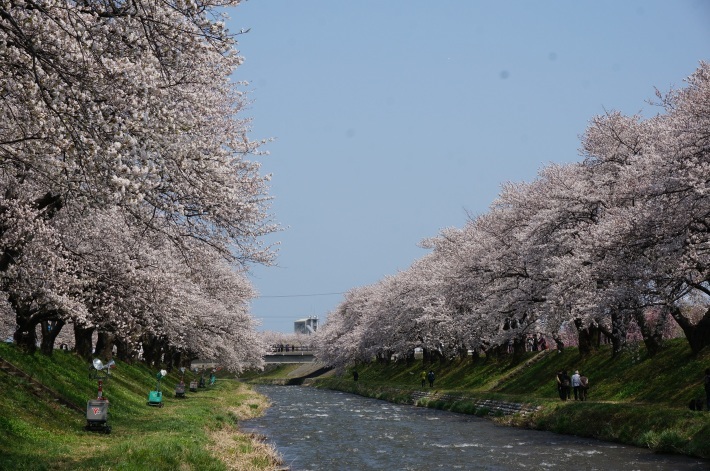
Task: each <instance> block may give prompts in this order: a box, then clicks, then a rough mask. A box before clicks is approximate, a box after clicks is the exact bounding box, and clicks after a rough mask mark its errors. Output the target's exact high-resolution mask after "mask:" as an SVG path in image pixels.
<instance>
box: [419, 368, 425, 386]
mask: <svg viewBox="0 0 710 471" xmlns="http://www.w3.org/2000/svg"><path fill="white" fill-rule="evenodd" d="M419 377H420V378H421V380H422V388H423V387H424V386H426V370H422V374H421V375H419Z"/></svg>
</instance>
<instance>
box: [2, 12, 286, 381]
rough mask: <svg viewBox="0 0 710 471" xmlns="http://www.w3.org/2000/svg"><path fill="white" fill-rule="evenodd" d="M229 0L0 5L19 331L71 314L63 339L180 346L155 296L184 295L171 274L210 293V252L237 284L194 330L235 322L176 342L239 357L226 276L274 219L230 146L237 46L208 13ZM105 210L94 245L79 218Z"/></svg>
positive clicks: (258, 178)
mask: <svg viewBox="0 0 710 471" xmlns="http://www.w3.org/2000/svg"><path fill="white" fill-rule="evenodd" d="M238 3H239V2H238V0H234V1H227V2H223V1H216V2H215V1H211V0H206V1H198V2H187V3H185V2H181V1H178V2H168V3H151V2H144V1H142V0H138V1H135V2H131V3H120V2H119V3H106V2H96V1H93V0H89V1H81V2H78V3H71V2H69V3H67V2H65V1H63V0H49V1H42V2H35V1H33V0H29V1H26V0H21V1H14V0H12V1H9V2H5V3H3V4H2V5H0V96H2V100H0V123H2V124H0V181H1V182H2V188H3V194H2V195H0V273H1V274H2V288H3V291H4V292H5V293H6V295H7V296H8V300H9V302H10V306H12V310H13V311H14V312H13V314H15V315H16V322H17V326H18V329H17V331H16V334H15V338H16V340H17V341H18V342H19V343H21V344H24V345H26V346H28V347H30V348H33V347H34V341H35V335H36V334H35V330H34V329H35V326H37V325H42V327H43V330H42V333H43V338H44V335H45V334H48V337H47V338H48V342H51V336H49V333H50V332H57V331H58V329H57V328H58V327H61V323H64V322H68V321H71V323H72V324H73V325H74V328H75V331H76V332H77V336H78V337H77V338H78V339H81V338H83V339H86V338H87V337H88V335H89V334H90V332H92V331H93V330H94V329H99V330H100V331H101V332H102V333H112V332H115V333H121V334H125V335H123V336H122V337H120V338H119V339H118V340H119V341H121V342H122V343H123V344H125V345H129V343H130V342H136V341H137V340H136V336H138V337H139V338H140V337H141V336H144V335H148V334H150V335H155V336H157V337H158V338H161V339H168V343H169V344H170V345H172V346H174V347H176V348H187V346H186V343H185V339H184V338H183V337H182V334H179V333H176V332H174V331H171V330H170V328H169V326H172V325H173V323H172V322H171V315H174V314H173V312H174V311H173V312H171V311H168V310H167V309H166V310H164V311H162V310H160V306H168V305H169V306H172V307H175V305H176V304H178V301H176V300H178V299H184V298H188V296H187V295H185V297H181V296H179V293H178V291H177V289H176V288H175V287H177V286H183V287H187V286H191V287H193V290H192V292H197V293H199V295H195V296H193V297H191V298H190V299H191V301H192V304H190V303H186V304H184V306H189V305H191V306H192V307H193V308H194V307H196V306H198V305H200V306H205V305H207V304H209V302H208V300H210V299H211V300H212V301H214V300H215V299H217V296H216V294H215V293H214V291H213V290H207V289H206V287H207V286H208V284H206V282H205V281H204V280H203V281H202V282H200V283H198V282H197V279H196V278H195V276H196V275H195V274H196V273H198V272H199V270H200V269H201V268H199V267H200V266H201V264H206V265H208V266H216V265H219V263H220V262H218V260H219V259H221V260H222V263H225V264H227V265H229V266H230V269H234V270H236V273H235V274H234V276H236V277H237V279H236V280H233V282H232V284H231V285H230V286H231V287H232V288H234V287H236V286H240V287H241V288H240V289H236V290H235V291H234V292H233V295H232V296H233V297H232V298H230V299H220V302H219V305H220V308H219V309H215V310H214V311H210V313H209V314H206V315H207V316H211V317H212V320H211V321H209V322H206V323H205V325H209V326H210V327H209V328H205V329H204V330H202V331H200V332H199V333H204V332H208V331H210V329H213V330H215V331H219V332H220V333H222V332H221V331H222V330H223V329H222V328H221V327H219V328H218V327H217V326H225V325H231V326H233V327H234V328H235V329H236V330H235V331H234V332H230V333H224V335H220V336H218V337H219V341H217V342H212V346H211V347H209V349H208V348H207V347H203V345H206V343H202V342H198V343H197V344H193V345H192V348H196V345H199V346H200V349H201V350H193V352H199V353H206V352H208V351H209V352H212V353H213V354H215V355H217V354H219V355H221V356H224V357H229V358H230V361H232V363H233V364H234V365H242V364H243V363H244V362H245V361H247V360H249V361H251V360H255V359H256V357H257V355H255V353H254V352H255V351H254V350H253V349H251V348H249V345H259V343H258V342H253V338H252V336H251V334H248V333H247V332H248V331H242V330H241V327H240V326H253V321H251V320H250V319H249V318H248V316H247V317H246V318H245V317H244V316H246V315H247V314H246V312H247V311H246V306H247V304H246V303H248V300H249V297H250V296H252V294H251V293H252V292H251V288H250V287H248V283H247V282H246V280H245V279H244V277H243V273H242V272H243V270H244V269H245V268H246V267H247V265H248V264H250V263H254V262H256V263H269V262H270V261H271V259H272V257H273V252H272V251H271V249H270V248H269V247H265V246H263V245H262V244H261V242H260V238H261V236H262V235H264V234H266V233H269V232H272V231H273V230H275V229H276V228H275V226H274V224H273V223H272V221H271V219H270V216H269V215H268V213H267V211H268V200H269V198H268V195H267V182H268V177H266V176H262V175H260V173H259V165H258V163H256V162H251V161H249V160H247V159H246V156H247V155H248V154H259V146H260V144H261V142H254V141H252V140H251V139H249V137H248V135H247V134H248V131H249V121H248V119H245V118H243V117H241V113H242V108H243V107H244V105H245V104H246V97H245V95H244V93H243V92H242V91H241V89H240V87H241V85H240V84H239V83H235V82H233V81H232V80H231V78H230V77H231V75H232V73H233V72H234V71H235V70H236V68H237V67H238V66H239V65H240V64H241V62H242V58H241V57H240V56H239V55H238V53H237V52H236V50H235V48H234V46H235V44H236V42H235V35H232V34H230V33H229V32H228V31H227V30H226V29H225V27H224V23H223V22H222V21H221V20H222V18H220V15H221V14H220V13H218V12H217V10H218V9H219V10H221V9H222V7H225V6H230V5H236V4H238ZM238 115H239V116H238ZM112 224H113V227H115V228H120V229H121V230H125V237H123V238H122V237H120V235H119V234H116V231H106V232H105V235H107V236H108V235H110V237H106V238H105V239H106V240H105V241H104V242H106V243H105V247H101V244H100V243H99V241H100V240H101V239H100V238H98V237H97V234H96V231H94V230H92V229H96V230H102V229H103V230H107V229H109V228H111V227H112ZM129 239H133V240H129ZM223 269H224V267H222V270H223ZM173 276H174V277H176V278H179V279H180V281H182V283H178V282H177V280H176V279H175V278H172V277H173ZM237 280H238V281H237ZM171 282H174V283H171ZM176 295H177V296H176ZM239 296H241V297H239ZM187 310H188V309H185V310H182V311H180V312H186V311H187ZM156 311H160V312H158V313H157V314H156V315H152V314H149V313H153V312H156ZM228 319H231V320H228ZM181 322H182V320H180V322H177V324H180V323H181ZM49 323H55V324H53V325H54V326H55V328H54V329H49V328H45V327H44V326H45V325H46V326H50V325H52V324H49ZM182 324H183V325H187V324H186V323H184V322H182ZM238 327H239V328H238ZM82 329H84V330H83V331H82ZM178 330H179V329H178ZM230 336H231V337H230ZM237 340H239V341H238V342H237ZM231 341H235V343H234V345H237V346H239V348H243V351H242V353H238V352H236V351H234V348H233V347H230V346H229V343H230V342H231ZM127 342H128V343H127ZM85 343H86V342H83V343H82V342H81V341H80V342H77V346H78V347H81V348H82V349H84V350H85V349H86V346H85ZM103 343H104V344H105V346H107V345H108V344H110V342H103ZM126 348H128V347H126ZM235 367H237V368H238V367H239V366H235Z"/></svg>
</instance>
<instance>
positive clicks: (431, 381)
mask: <svg viewBox="0 0 710 471" xmlns="http://www.w3.org/2000/svg"><path fill="white" fill-rule="evenodd" d="M426 377H427V379H428V380H429V387H430V388H433V387H434V370H429V373H428V374H427V375H426Z"/></svg>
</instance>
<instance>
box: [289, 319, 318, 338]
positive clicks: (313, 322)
mask: <svg viewBox="0 0 710 471" xmlns="http://www.w3.org/2000/svg"><path fill="white" fill-rule="evenodd" d="M316 330H318V318H317V317H313V316H312V317H306V318H305V319H298V320H297V321H296V322H294V323H293V331H294V333H296V334H312V333H315V331H316Z"/></svg>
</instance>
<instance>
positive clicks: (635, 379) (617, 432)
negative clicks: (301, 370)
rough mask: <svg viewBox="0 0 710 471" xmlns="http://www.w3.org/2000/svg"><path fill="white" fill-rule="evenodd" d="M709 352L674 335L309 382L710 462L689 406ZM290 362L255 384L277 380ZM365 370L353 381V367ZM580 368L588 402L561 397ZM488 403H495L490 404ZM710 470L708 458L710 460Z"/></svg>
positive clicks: (709, 415)
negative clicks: (499, 407)
mask: <svg viewBox="0 0 710 471" xmlns="http://www.w3.org/2000/svg"><path fill="white" fill-rule="evenodd" d="M708 367H710V351H705V352H702V354H701V355H700V356H698V357H692V356H691V355H690V349H689V348H688V347H687V344H686V342H685V341H683V340H680V339H678V340H673V341H671V342H669V344H668V347H667V348H666V349H665V350H664V351H663V352H661V353H659V354H658V355H656V356H655V357H653V358H648V357H647V356H646V354H645V351H644V349H643V347H640V348H632V349H630V350H628V351H626V352H624V353H623V354H622V355H620V356H619V357H618V358H613V359H612V358H611V354H610V350H609V348H608V347H602V349H601V350H600V351H599V352H597V353H595V354H593V355H591V356H588V357H581V356H580V355H579V352H578V350H577V349H576V348H568V349H566V350H565V351H564V352H563V353H557V352H556V351H546V352H544V353H541V352H529V353H527V354H525V355H524V356H523V357H522V358H518V359H513V358H510V357H503V358H488V359H486V358H481V359H478V360H476V361H472V360H470V359H469V360H463V361H454V362H447V363H424V362H422V361H421V360H418V361H417V360H415V361H412V362H404V361H400V362H393V363H390V364H379V363H370V364H361V365H357V366H356V367H355V368H351V369H348V370H347V371H341V372H338V374H335V375H327V376H325V377H320V378H316V379H315V380H309V382H308V384H310V385H312V386H315V387H321V388H328V389H336V390H341V391H347V392H352V393H355V394H360V395H363V396H368V397H374V398H378V399H383V400H387V401H391V402H398V403H408V404H413V403H415V404H417V405H419V406H425V407H433V408H439V409H445V410H451V411H454V412H461V413H468V414H476V415H479V416H486V417H490V418H491V419H493V420H495V421H497V422H499V423H502V424H507V425H512V426H518V427H527V428H530V429H539V430H549V431H553V432H557V433H562V434H571V435H577V436H581V437H590V438H597V439H601V440H606V441H613V442H619V443H623V444H627V445H634V446H639V447H645V448H650V449H652V450H654V451H656V452H659V453H676V454H683V455H688V456H693V457H698V458H704V459H710V412H708V411H702V412H698V411H692V410H690V408H689V407H688V404H689V402H690V400H691V399H694V398H699V397H702V398H703V399H704V398H705V393H704V389H703V384H702V379H703V376H704V371H705V368H708ZM293 368H294V367H293V366H288V365H285V366H283V367H281V368H278V369H275V370H272V371H268V372H266V373H263V374H261V375H258V376H256V377H252V378H251V379H250V381H253V382H270V381H272V382H277V381H278V380H279V378H283V377H286V376H287V375H288V373H289V371H290V370H291V369H293ZM354 369H356V370H357V372H358V381H354V379H353V375H352V372H353V370H354ZM430 369H431V370H433V371H434V372H435V374H436V380H435V383H434V387H433V388H430V387H429V386H428V385H427V386H426V387H424V388H422V387H421V379H420V374H421V372H422V370H427V371H428V370H430ZM561 369H566V370H567V371H568V372H570V374H571V373H572V372H574V371H575V370H580V372H582V373H583V374H585V375H586V376H588V377H589V379H590V389H589V399H588V401H586V402H577V401H574V397H573V398H572V400H571V401H564V402H563V401H561V400H560V398H559V396H558V393H557V387H556V379H555V375H556V373H557V371H559V370H561ZM484 400H488V402H486V403H485V404H483V402H484ZM490 403H498V404H501V403H502V404H506V403H507V404H518V405H522V406H523V408H524V409H527V410H529V411H531V412H529V413H525V414H520V413H517V414H505V415H504V414H503V413H502V412H501V411H496V410H495V409H494V408H492V407H491V405H490ZM709 467H710V462H709Z"/></svg>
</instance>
